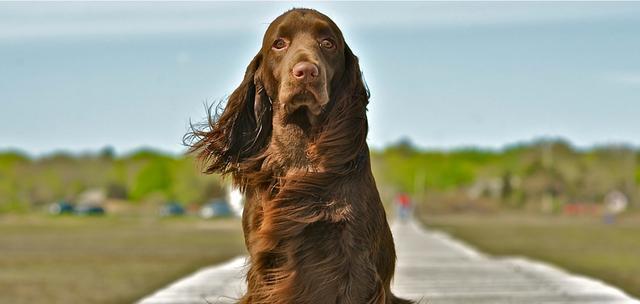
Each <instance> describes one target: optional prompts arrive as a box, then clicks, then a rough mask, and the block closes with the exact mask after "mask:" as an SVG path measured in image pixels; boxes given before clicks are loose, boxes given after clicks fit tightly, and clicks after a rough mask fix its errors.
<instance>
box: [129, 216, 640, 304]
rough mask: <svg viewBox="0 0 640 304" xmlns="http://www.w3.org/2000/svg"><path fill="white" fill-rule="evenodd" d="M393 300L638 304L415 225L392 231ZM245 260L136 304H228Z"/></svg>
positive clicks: (611, 290)
mask: <svg viewBox="0 0 640 304" xmlns="http://www.w3.org/2000/svg"><path fill="white" fill-rule="evenodd" d="M392 230H393V234H394V238H395V242H396V248H397V251H398V265H397V268H396V276H395V281H394V284H393V290H394V292H395V293H396V294H398V295H401V296H403V297H406V298H410V299H414V300H420V301H421V302H420V303H429V304H454V303H474V304H476V303H477V304H484V303H487V304H489V303H490V304H502V303H513V304H528V303H542V304H547V303H548V304H551V303H554V304H560V303H598V304H614V303H615V304H640V301H637V300H635V299H632V298H630V297H629V296H627V295H626V294H624V293H623V292H621V291H620V290H618V289H616V288H613V287H611V286H608V285H606V284H603V283H601V282H598V281H596V280H593V279H589V278H586V277H581V276H576V275H572V274H569V273H566V272H565V271H562V270H560V269H557V268H555V267H552V266H549V265H545V264H542V263H538V262H533V261H529V260H526V259H522V258H493V257H488V256H485V255H483V254H482V253H479V252H477V251H475V250H473V249H471V248H470V247H468V246H466V245H464V244H463V243H461V242H459V241H456V240H454V239H452V238H450V237H448V236H447V235H445V234H442V233H439V232H436V231H427V230H424V229H422V228H420V227H419V226H418V224H416V223H415V222H409V223H396V224H394V225H393V227H392ZM244 264H245V259H244V257H238V258H236V259H234V260H232V261H230V262H227V263H225V264H222V265H218V266H212V267H207V268H204V269H202V270H200V271H198V272H196V273H194V274H192V275H190V276H188V277H186V278H184V279H181V280H179V281H177V282H175V283H173V284H171V285H169V286H167V287H166V288H164V289H161V290H159V291H157V292H156V293H154V294H152V295H150V296H148V297H146V298H144V299H142V300H140V301H139V302H138V303H139V304H163V303H171V304H207V303H216V304H217V303H234V299H235V298H238V297H239V296H240V295H241V294H242V290H243V288H244V287H243V283H244V281H243V274H244V271H245V268H244Z"/></svg>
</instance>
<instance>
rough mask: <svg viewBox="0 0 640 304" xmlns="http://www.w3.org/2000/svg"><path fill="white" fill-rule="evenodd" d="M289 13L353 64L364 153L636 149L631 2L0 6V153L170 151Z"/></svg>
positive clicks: (639, 140)
mask: <svg viewBox="0 0 640 304" xmlns="http://www.w3.org/2000/svg"><path fill="white" fill-rule="evenodd" d="M291 7H312V8H317V9H319V10H321V11H322V12H324V13H326V14H327V15H329V16H330V17H332V18H333V19H334V21H336V22H337V23H338V25H339V26H340V27H341V28H342V30H343V32H344V33H345V35H346V38H347V42H348V43H349V45H350V46H351V48H352V49H353V50H354V52H356V54H357V55H358V56H359V57H360V59H361V67H362V69H363V72H364V75H365V78H366V80H367V82H368V84H369V87H370V89H371V95H372V98H371V105H370V108H369V117H370V125H371V127H370V135H369V143H370V145H372V146H374V147H382V146H384V145H386V144H389V143H393V142H396V141H398V140H399V139H401V138H410V139H411V140H412V141H413V142H414V143H416V144H417V145H419V146H421V147H429V148H443V149H450V148H455V147H460V146H479V147H485V148H500V147H503V146H504V145H505V144H510V143H514V142H518V141H523V140H525V141H526V140H531V139H533V138H537V137H541V136H553V137H563V138H566V139H568V140H570V141H572V142H573V143H574V144H576V145H577V146H580V147H588V146H592V145H596V144H606V143H627V144H632V145H636V146H637V145H640V136H639V135H638V134H640V123H639V122H638V117H640V3H633V2H618V3H604V2H584V3H581V2H488V3H483V2H426V3H425V2H423V3H416V2H409V3H381V2H376V3H366V2H358V3H347V2H341V3H323V2H293V3H292V2H287V3H284V2H275V3H273V2H272V3H247V2H242V3H203V2H181V3H167V2H163V3H149V2H138V3H115V2H110V3H105V2H102V3H88V2H72V3H42V2H40V3H7V2H0V105H1V107H0V149H12V148H13V149H15V148H17V149H21V150H24V151H27V152H29V153H32V154H35V155H39V154H43V153H49V152H52V151H57V150H66V151H71V152H81V151H92V150H97V149H100V148H102V147H104V146H107V145H108V146H112V147H114V148H115V149H116V151H118V152H119V153H125V152H127V151H131V150H133V149H136V148H139V147H144V146H146V147H155V148H159V149H162V150H165V151H171V152H182V151H184V147H183V146H182V145H181V138H182V135H183V134H184V133H185V131H186V130H187V126H188V122H189V119H192V120H194V121H199V120H201V119H202V118H203V116H204V106H203V104H204V103H205V102H208V103H213V102H216V101H218V100H220V99H222V98H224V97H225V96H227V95H228V94H230V93H231V92H232V91H233V89H234V88H235V86H236V85H237V84H238V83H239V82H240V80H241V79H242V73H243V72H244V68H245V66H246V65H247V63H248V62H249V60H250V59H251V58H252V57H253V55H255V53H256V52H257V50H258V49H259V46H260V39H261V38H262V34H263V33H264V30H265V29H266V27H267V26H268V24H269V22H270V21H271V20H272V19H273V18H275V17H276V16H277V15H279V14H280V13H281V12H283V11H285V10H286V9H289V8H291Z"/></svg>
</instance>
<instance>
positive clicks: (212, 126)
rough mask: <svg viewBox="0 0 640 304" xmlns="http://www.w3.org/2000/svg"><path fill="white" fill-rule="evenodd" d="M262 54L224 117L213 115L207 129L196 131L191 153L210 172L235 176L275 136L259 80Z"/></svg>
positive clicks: (192, 138) (252, 65)
mask: <svg viewBox="0 0 640 304" xmlns="http://www.w3.org/2000/svg"><path fill="white" fill-rule="evenodd" d="M261 62H262V54H260V53H259V54H258V55H256V56H255V57H254V58H253V60H252V61H251V63H249V66H247V70H246V72H245V75H244V79H243V80H242V83H241V84H240V85H239V86H238V88H237V89H235V90H234V91H233V93H232V94H231V96H229V98H228V101H227V105H226V106H225V109H224V111H223V112H222V114H220V115H219V116H218V115H213V116H217V117H212V115H211V114H212V113H209V120H208V124H207V126H206V127H205V129H204V130H203V129H196V128H194V129H193V130H192V132H191V133H190V134H188V135H187V139H191V143H189V145H190V146H191V148H190V152H195V153H196V154H197V156H198V158H199V160H200V161H201V162H202V163H203V164H205V166H206V169H205V172H206V173H222V174H226V173H232V172H234V171H236V170H238V168H239V167H241V166H239V165H240V164H241V163H242V162H243V161H245V160H247V159H250V158H253V157H254V156H256V155H257V154H258V153H260V152H261V151H262V150H263V149H264V148H265V147H266V145H267V142H268V139H269V136H270V134H271V118H272V117H271V103H270V100H269V97H268V96H267V94H266V92H265V90H264V88H263V86H262V84H261V82H260V77H259V71H260V64H261Z"/></svg>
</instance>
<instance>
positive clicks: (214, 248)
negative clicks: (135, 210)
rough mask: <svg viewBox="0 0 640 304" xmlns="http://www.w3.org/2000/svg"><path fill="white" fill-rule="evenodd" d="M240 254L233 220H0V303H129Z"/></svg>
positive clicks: (237, 225) (237, 227)
mask: <svg viewBox="0 0 640 304" xmlns="http://www.w3.org/2000/svg"><path fill="white" fill-rule="evenodd" d="M242 253H244V243H243V240H242V235H241V229H240V223H239V221H238V220H232V219H225V220H211V221H205V220H200V219H195V218H180V219H178V218H175V219H157V218H139V217H136V218H118V217H103V218H98V217H96V218H78V217H59V218H55V217H47V216H35V215H30V216H4V217H0V289H1V290H2V291H1V292H0V303H12V304H21V303H65V304H73V303H132V302H133V301H135V300H137V299H139V298H141V297H142V296H145V295H147V294H149V293H151V292H152V291H154V290H156V289H158V288H160V287H162V286H164V285H166V284H168V283H170V282H172V281H173V280H175V279H177V278H180V277H182V276H184V275H186V274H188V273H190V272H193V271H195V270H196V269H198V268H200V267H203V266H206V265H210V264H213V263H217V262H221V261H224V260H226V259H229V258H232V257H234V256H236V255H239V254H242Z"/></svg>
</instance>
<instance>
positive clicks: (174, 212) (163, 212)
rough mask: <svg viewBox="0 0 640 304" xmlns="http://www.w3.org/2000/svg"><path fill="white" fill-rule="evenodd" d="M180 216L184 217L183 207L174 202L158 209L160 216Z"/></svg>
mask: <svg viewBox="0 0 640 304" xmlns="http://www.w3.org/2000/svg"><path fill="white" fill-rule="evenodd" d="M180 215H184V207H182V205H180V204H178V203H176V202H171V203H167V204H165V205H164V206H162V208H161V209H160V216H180Z"/></svg>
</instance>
